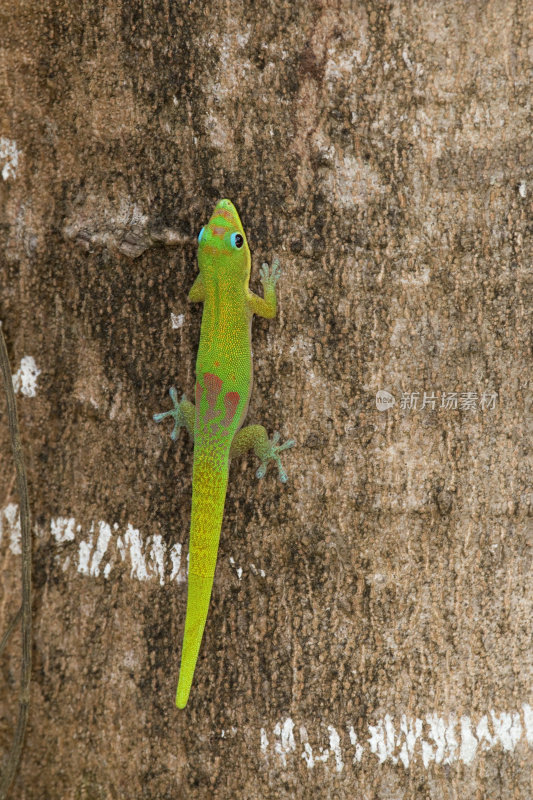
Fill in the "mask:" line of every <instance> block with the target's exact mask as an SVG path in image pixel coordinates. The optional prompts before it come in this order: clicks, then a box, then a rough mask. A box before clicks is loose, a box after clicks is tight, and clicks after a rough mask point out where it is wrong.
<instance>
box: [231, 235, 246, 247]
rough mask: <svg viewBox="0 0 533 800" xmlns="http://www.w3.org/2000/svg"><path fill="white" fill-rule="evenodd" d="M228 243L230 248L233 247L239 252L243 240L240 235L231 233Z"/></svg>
mask: <svg viewBox="0 0 533 800" xmlns="http://www.w3.org/2000/svg"><path fill="white" fill-rule="evenodd" d="M230 241H231V246H232V247H234V248H235V249H236V250H240V249H241V247H242V246H243V244H244V239H243V238H242V236H241V234H240V233H232V234H231V240H230Z"/></svg>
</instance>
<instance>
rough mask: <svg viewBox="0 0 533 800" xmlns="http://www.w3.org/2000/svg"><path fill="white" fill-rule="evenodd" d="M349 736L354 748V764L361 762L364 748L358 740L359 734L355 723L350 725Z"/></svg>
mask: <svg viewBox="0 0 533 800" xmlns="http://www.w3.org/2000/svg"><path fill="white" fill-rule="evenodd" d="M348 736H349V737H350V744H351V746H352V747H353V749H354V756H353V761H352V764H359V762H360V761H361V759H362V757H363V748H362V746H361V745H360V744H359V742H358V741H357V734H356V732H355V730H354V727H353V725H349V726H348Z"/></svg>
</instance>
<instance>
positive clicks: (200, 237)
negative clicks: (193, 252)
mask: <svg viewBox="0 0 533 800" xmlns="http://www.w3.org/2000/svg"><path fill="white" fill-rule="evenodd" d="M204 232H205V225H204V227H203V228H202V230H201V231H200V233H199V234H198V241H199V242H201V241H202V237H203V235H204Z"/></svg>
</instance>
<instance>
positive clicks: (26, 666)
mask: <svg viewBox="0 0 533 800" xmlns="http://www.w3.org/2000/svg"><path fill="white" fill-rule="evenodd" d="M0 368H1V370H2V375H3V378H4V386H5V392H6V399H7V418H8V423H9V433H10V436H11V446H12V448H13V458H14V461H15V468H16V471H17V485H18V492H19V498H20V531H21V549H22V605H21V607H20V609H19V611H18V612H17V614H16V615H15V617H14V618H13V620H12V621H11V623H10V625H9V627H8V629H7V631H6V633H5V634H4V636H3V637H2V641H1V642H0V647H1V649H2V650H3V648H4V647H5V645H6V643H7V640H8V638H9V634H10V633H11V631H12V630H13V628H14V627H15V625H16V623H17V622H18V619H19V617H22V665H21V677H20V697H19V714H18V719H17V726H16V728H15V735H14V737H13V744H12V745H11V750H10V753H9V756H8V758H7V761H6V764H5V766H4V770H3V772H2V776H1V777H0V800H6V798H7V795H8V792H9V788H10V786H11V784H12V782H13V778H14V777H15V773H16V771H17V767H18V764H19V761H20V755H21V752H22V746H23V744H24V734H25V731H26V722H27V720H28V707H29V703H30V677H31V530H30V507H29V500H28V481H27V479H26V469H25V467H24V457H23V453H22V444H21V441H20V434H19V427H18V422H17V405H16V402H15V393H14V391H13V380H12V377H11V369H10V366H9V358H8V355H7V348H6V342H5V339H4V334H3V331H2V324H1V323H0ZM0 652H1V650H0Z"/></svg>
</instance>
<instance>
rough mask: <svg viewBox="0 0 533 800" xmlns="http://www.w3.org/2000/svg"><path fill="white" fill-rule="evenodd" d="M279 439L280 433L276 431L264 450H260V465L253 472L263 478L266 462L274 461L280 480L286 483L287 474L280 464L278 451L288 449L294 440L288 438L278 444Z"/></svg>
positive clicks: (293, 443) (292, 445)
mask: <svg viewBox="0 0 533 800" xmlns="http://www.w3.org/2000/svg"><path fill="white" fill-rule="evenodd" d="M279 440H280V435H279V433H278V432H277V431H276V433H275V434H274V435H273V437H272V440H271V441H267V443H266V448H265V450H264V452H262V453H261V455H260V456H259V458H260V459H261V466H260V467H259V469H258V470H257V472H256V473H255V474H256V477H257V478H263V477H264V476H265V474H266V471H267V466H268V462H269V461H275V462H276V464H277V466H278V473H279V479H280V481H281V482H282V483H287V480H288V476H287V473H286V472H285V470H284V469H283V466H282V464H281V459H280V457H279V453H281V452H282V451H283V450H288V449H289V448H290V447H294V445H295V444H296V442H295V441H294V439H288V440H287V441H286V442H283V444H280V445H278V442H279Z"/></svg>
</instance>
